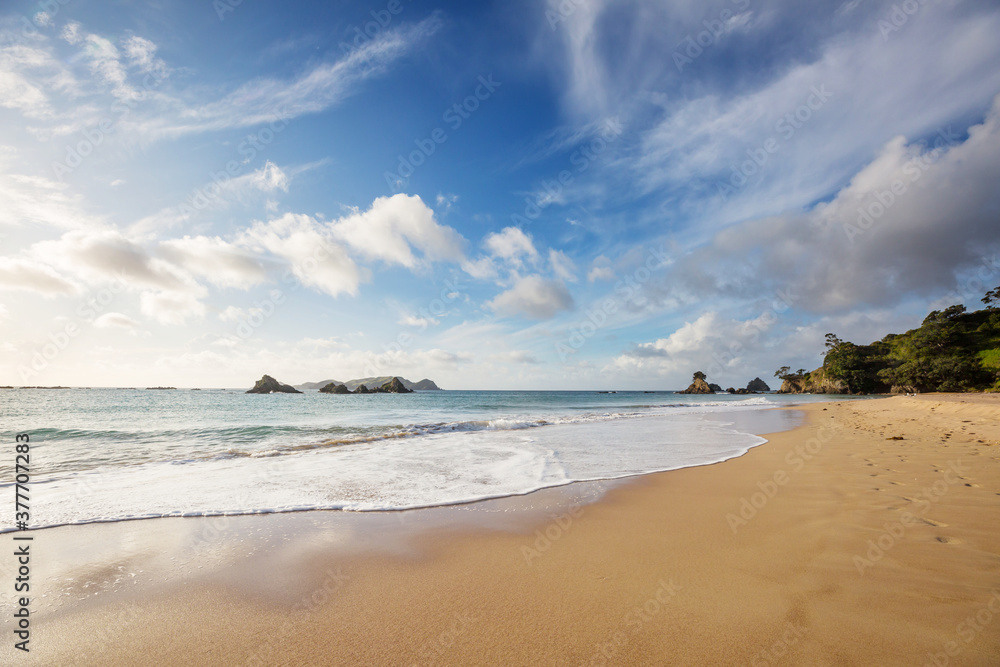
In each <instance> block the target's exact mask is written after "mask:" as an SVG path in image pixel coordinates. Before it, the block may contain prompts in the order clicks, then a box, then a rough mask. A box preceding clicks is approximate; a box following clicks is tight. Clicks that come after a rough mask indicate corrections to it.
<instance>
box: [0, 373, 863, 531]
mask: <svg viewBox="0 0 1000 667" xmlns="http://www.w3.org/2000/svg"><path fill="white" fill-rule="evenodd" d="M830 398H832V397H830ZM837 398H843V397H837ZM816 400H829V398H828V397H818V396H816V397H813V396H778V395H756V396H729V395H708V396H688V395H683V394H674V393H671V392H655V393H648V392H619V393H611V394H607V393H597V392H544V391H541V392H514V391H503V392H491V391H442V392H418V393H414V394H407V395H396V394H376V395H369V396H353V395H352V396H335V395H326V394H319V393H317V392H308V393H305V394H293V395H284V394H275V395H268V396H258V395H248V394H245V393H243V391H242V390H202V391H191V390H174V391H152V390H134V389H46V390H40V389H14V390H0V417H2V424H3V425H2V432H0V437H2V438H4V439H5V440H6V441H9V443H10V445H11V446H10V447H9V448H6V449H7V451H8V452H9V454H8V455H7V456H5V457H0V488H4V487H9V486H10V485H11V483H12V482H13V474H14V470H13V464H14V450H13V444H14V435H15V434H16V433H29V434H30V436H31V465H30V469H31V488H32V503H31V506H32V516H31V525H32V526H34V527H43V526H53V525H61V524H67V523H87V522H93V521H114V520H121V519H131V518H145V517H158V516H189V515H213V514H247V513H257V512H272V511H292V510H306V509H346V510H388V509H407V508H414V507H429V506H436V505H446V504H454V503H461V502H470V501H473V500H477V499H482V498H494V497H502V496H506V495H513V494H521V493H527V492H530V491H534V490H537V489H541V488H546V487H552V486H558V485H562V484H566V483H569V482H574V481H584V480H596V479H614V478H620V477H625V476H629V475H636V474H641V473H646V472H653V471H660V470H669V469H674V468H680V467H688V466H692V465H703V464H707V463H713V462H717V461H721V460H725V459H728V458H732V457H734V456H740V455H742V454H744V453H745V452H746V451H747V450H748V449H749V448H751V447H753V446H756V445H758V444H761V443H762V442H763V439H762V438H760V437H757V436H755V435H752V434H750V433H746V432H741V431H740V430H739V429H737V428H736V427H735V426H734V425H733V424H732V423H727V420H726V418H725V417H726V415H737V414H740V413H747V412H750V411H758V410H763V409H767V408H771V407H777V406H781V405H790V404H795V403H801V402H805V401H816ZM730 421H731V420H730ZM0 526H2V529H3V530H9V529H12V517H5V519H4V522H3V523H2V524H0Z"/></svg>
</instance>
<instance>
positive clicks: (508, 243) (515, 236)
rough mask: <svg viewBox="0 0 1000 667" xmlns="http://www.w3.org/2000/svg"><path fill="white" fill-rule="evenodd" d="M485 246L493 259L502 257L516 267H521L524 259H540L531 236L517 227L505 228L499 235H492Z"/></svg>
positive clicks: (484, 243)
mask: <svg viewBox="0 0 1000 667" xmlns="http://www.w3.org/2000/svg"><path fill="white" fill-rule="evenodd" d="M483 246H484V247H485V248H486V249H487V250H488V251H489V253H490V255H492V256H493V257H500V258H501V259H504V260H506V261H508V262H510V263H512V264H514V265H515V266H521V265H522V264H523V262H522V259H523V258H528V259H532V260H535V259H537V258H538V251H537V250H536V249H535V244H534V243H533V242H532V240H531V236H530V235H528V234H525V233H524V232H523V231H521V230H520V229H518V228H517V227H505V228H503V229H502V230H501V231H499V232H497V233H494V234H490V235H489V236H487V237H486V239H485V240H484V241H483Z"/></svg>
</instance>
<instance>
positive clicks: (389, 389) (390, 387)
mask: <svg viewBox="0 0 1000 667" xmlns="http://www.w3.org/2000/svg"><path fill="white" fill-rule="evenodd" d="M375 391H377V392H378V393H380V394H412V393H413V390H411V389H407V388H406V387H405V386H404V385H403V382H402V380H400V379H399V378H392V379H391V380H389V381H388V382H386V383H385V384H384V385H382V386H381V387H379V388H378V389H376V390H375Z"/></svg>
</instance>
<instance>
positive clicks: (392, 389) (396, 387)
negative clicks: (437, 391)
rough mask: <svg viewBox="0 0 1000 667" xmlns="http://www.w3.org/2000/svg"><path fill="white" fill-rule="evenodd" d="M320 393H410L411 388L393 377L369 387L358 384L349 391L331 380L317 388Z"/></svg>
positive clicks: (344, 386) (411, 391)
mask: <svg viewBox="0 0 1000 667" xmlns="http://www.w3.org/2000/svg"><path fill="white" fill-rule="evenodd" d="M319 392H320V393H321V394H412V393H413V390H412V389H407V388H406V386H405V385H404V384H403V381H402V380H400V379H399V378H398V377H394V378H392V379H391V380H389V381H388V382H385V383H383V384H381V385H379V386H375V387H372V388H371V389H369V388H368V387H367V386H366V385H364V384H361V385H358V388H357V389H355V390H354V391H351V390H350V389H348V388H347V386H346V385H343V384H337V383H336V382H331V383H330V384H328V385H326V386H325V387H323V388H322V389H320V390H319Z"/></svg>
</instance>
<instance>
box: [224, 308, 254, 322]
mask: <svg viewBox="0 0 1000 667" xmlns="http://www.w3.org/2000/svg"><path fill="white" fill-rule="evenodd" d="M247 315H248V313H247V311H245V310H243V309H242V308H239V307H237V306H227V307H226V309H225V310H223V311H222V312H221V313H219V319H220V320H222V321H223V322H240V321H242V320H245V319H246V318H247Z"/></svg>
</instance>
